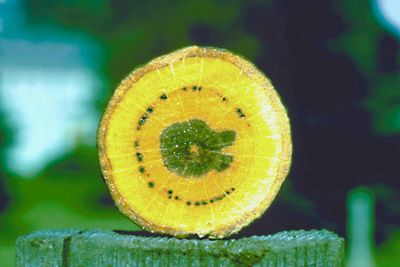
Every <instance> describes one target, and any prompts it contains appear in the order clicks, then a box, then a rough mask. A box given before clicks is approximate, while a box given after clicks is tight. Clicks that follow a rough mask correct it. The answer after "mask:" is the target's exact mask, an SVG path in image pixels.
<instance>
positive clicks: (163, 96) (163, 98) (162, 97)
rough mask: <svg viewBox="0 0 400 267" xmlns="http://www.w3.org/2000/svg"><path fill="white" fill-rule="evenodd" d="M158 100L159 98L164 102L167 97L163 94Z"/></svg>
mask: <svg viewBox="0 0 400 267" xmlns="http://www.w3.org/2000/svg"><path fill="white" fill-rule="evenodd" d="M160 98H161V99H162V100H165V99H167V98H168V97H167V95H166V94H163V95H162V96H160Z"/></svg>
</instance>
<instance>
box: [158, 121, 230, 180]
mask: <svg viewBox="0 0 400 267" xmlns="http://www.w3.org/2000/svg"><path fill="white" fill-rule="evenodd" d="M235 138H236V132H235V131H231V130H226V131H221V132H217V131H214V130H212V129H211V128H210V127H208V125H207V124H206V123H205V122H204V121H202V120H199V119H194V120H190V121H185V122H178V123H174V124H172V125H171V126H169V127H167V128H165V129H164V130H163V132H162V134H161V136H160V144H161V145H160V149H161V155H162V157H163V163H164V166H165V167H166V168H167V169H168V170H170V171H171V172H173V173H175V174H177V175H180V176H184V177H201V176H203V175H205V174H207V173H208V172H210V171H212V170H216V171H217V172H223V171H225V170H226V169H228V168H229V166H230V164H231V163H232V162H233V156H231V155H226V154H223V153H222V149H223V148H225V147H227V146H231V145H233V143H234V141H235Z"/></svg>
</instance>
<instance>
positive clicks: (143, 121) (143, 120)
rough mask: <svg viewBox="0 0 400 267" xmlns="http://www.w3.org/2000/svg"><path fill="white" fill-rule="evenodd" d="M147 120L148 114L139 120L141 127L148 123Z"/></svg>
mask: <svg viewBox="0 0 400 267" xmlns="http://www.w3.org/2000/svg"><path fill="white" fill-rule="evenodd" d="M147 118H148V117H147V116H146V114H144V115H143V116H142V117H141V118H140V120H139V125H143V124H144V123H145V122H146V121H147Z"/></svg>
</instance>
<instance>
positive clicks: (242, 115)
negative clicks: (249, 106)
mask: <svg viewBox="0 0 400 267" xmlns="http://www.w3.org/2000/svg"><path fill="white" fill-rule="evenodd" d="M236 112H237V113H238V114H239V116H240V118H244V117H245V115H244V113H243V111H242V110H241V109H240V108H238V109H236Z"/></svg>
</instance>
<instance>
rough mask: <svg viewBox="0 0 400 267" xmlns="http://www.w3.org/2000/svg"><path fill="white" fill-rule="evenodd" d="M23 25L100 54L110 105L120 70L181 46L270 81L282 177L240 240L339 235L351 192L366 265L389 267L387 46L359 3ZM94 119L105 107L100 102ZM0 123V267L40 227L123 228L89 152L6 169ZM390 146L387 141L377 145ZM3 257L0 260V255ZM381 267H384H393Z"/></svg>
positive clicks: (178, 5) (109, 14) (34, 13)
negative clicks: (364, 209)
mask: <svg viewBox="0 0 400 267" xmlns="http://www.w3.org/2000/svg"><path fill="white" fill-rule="evenodd" d="M25 4H26V9H25V11H26V14H27V15H28V18H27V20H26V21H25V23H26V25H27V26H32V25H41V26H44V27H53V26H54V25H56V27H58V28H59V29H63V30H65V29H68V30H70V31H71V32H75V33H77V34H78V33H79V34H85V35H88V36H90V37H91V38H94V39H95V40H96V41H97V42H98V43H99V45H100V46H101V48H102V57H103V58H102V59H101V62H102V63H101V64H100V65H99V66H97V69H96V72H97V73H98V75H99V77H101V78H102V79H103V82H104V84H105V85H106V87H107V90H108V94H109V96H110V95H111V93H112V90H113V89H114V88H115V87H116V85H117V84H118V83H119V81H120V80H121V79H122V78H123V77H124V76H125V75H126V74H127V73H129V72H130V71H131V70H132V69H133V68H135V67H137V66H138V65H140V64H144V63H145V62H147V61H149V60H151V59H152V58H154V57H156V56H158V55H162V54H165V53H168V52H170V51H173V50H176V49H179V48H181V47H184V46H188V45H194V44H196V45H202V46H215V47H221V48H226V49H229V50H231V51H233V52H236V53H239V54H242V55H244V56H246V57H247V58H249V59H250V60H251V61H254V62H255V63H256V65H257V66H258V67H259V68H260V69H261V70H262V71H264V72H265V73H267V75H268V76H269V77H270V78H271V80H272V82H273V83H274V84H275V86H276V88H277V89H278V91H279V93H280V95H281V96H282V99H283V101H284V103H285V104H286V106H287V108H288V112H289V115H290V117H291V120H292V127H293V144H294V156H293V166H292V171H291V174H290V175H289V177H288V179H287V180H286V181H285V183H284V185H283V187H282V190H281V192H280V193H279V194H278V197H277V199H276V200H275V201H274V203H273V205H272V206H271V208H270V209H269V210H268V211H267V213H266V214H265V215H264V216H263V217H262V219H260V220H257V221H256V222H254V223H253V224H252V225H251V226H250V227H248V228H246V229H244V230H243V231H242V232H241V233H240V235H241V236H243V235H253V234H269V233H273V232H276V231H280V230H287V229H299V228H304V229H311V228H328V229H330V230H334V231H336V232H338V233H339V234H340V235H341V236H345V235H346V232H345V225H346V216H347V215H346V196H347V194H348V192H349V191H350V190H351V189H352V188H354V187H357V186H358V185H366V186H367V187H369V188H370V189H371V191H372V192H373V194H374V195H375V199H376V201H377V203H376V206H377V213H376V217H377V221H376V225H377V229H376V240H377V242H378V245H379V246H378V248H377V250H376V260H377V263H378V264H379V265H380V266H391V265H390V264H388V263H389V262H391V263H393V262H395V260H398V254H399V250H398V248H399V244H400V234H399V221H400V210H399V208H398V207H400V200H399V197H398V189H399V187H400V182H399V181H398V177H399V175H400V170H399V168H398V161H399V160H400V155H399V154H400V153H398V151H399V149H400V146H399V143H400V136H399V130H400V110H399V102H400V100H399V99H400V90H399V88H400V72H399V70H400V67H399V62H400V55H399V47H400V46H399V41H398V39H397V38H396V37H394V36H392V35H391V34H390V33H389V32H388V31H387V30H386V29H385V28H384V27H382V26H381V25H380V24H379V22H377V21H376V19H375V18H374V17H373V16H372V13H373V12H372V6H371V5H370V4H369V2H368V1H363V0H352V1H333V0H332V1H319V0H306V1H295V0H284V1H261V0H260V1H256V0H253V1H246V2H244V1H226V0H225V1H212V0H205V1H199V0H194V1H140V2H139V1H126V0H107V1H94V0H90V1H76V0H74V1H56V0H50V1H38V0H28V1H26V2H25ZM99 99H100V100H99V102H100V103H94V104H95V105H98V108H99V110H103V109H104V108H105V105H106V101H104V98H103V97H100V96H99ZM1 114H2V113H1V111H0V156H1V161H0V166H1V168H0V186H1V188H0V212H1V213H0V228H1V236H0V258H2V259H8V262H5V263H4V264H5V265H11V264H12V262H13V259H12V258H10V257H9V255H11V254H13V251H14V242H15V239H16V238H17V237H18V236H19V235H22V234H25V233H27V232H30V231H34V230H39V229H44V228H106V229H121V230H135V229H137V227H136V226H135V225H133V224H132V223H131V222H129V221H128V220H127V219H125V218H124V217H122V216H121V215H119V214H118V211H117V210H116V208H115V207H114V204H113V202H112V200H111V198H110V196H109V194H108V192H107V190H106V186H105V185H104V184H103V183H102V181H101V178H100V176H101V175H100V172H99V166H98V159H97V152H96V149H95V148H94V147H83V146H82V145H80V144H78V145H77V147H76V148H74V149H72V148H71V152H70V153H68V154H67V155H64V156H63V157H61V158H58V159H56V160H55V161H54V162H52V163H51V164H50V165H49V166H47V168H46V169H44V170H43V171H42V173H40V174H39V175H38V176H37V177H34V178H33V179H32V180H24V179H21V178H20V177H17V176H16V175H15V174H12V173H10V172H9V170H8V169H7V161H6V159H5V152H6V150H7V148H8V147H9V146H10V145H12V142H13V140H12V137H13V134H15V131H16V130H17V129H14V128H13V126H12V122H10V121H7V118H5V117H4V116H2V115H1ZM388 135H390V136H388ZM6 255H8V257H6ZM392 266H393V265H392Z"/></svg>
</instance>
